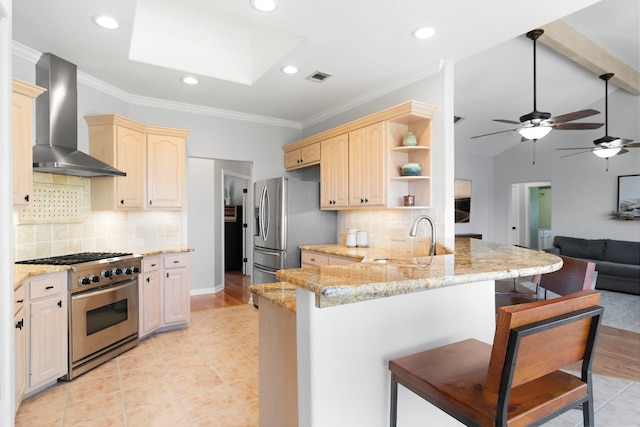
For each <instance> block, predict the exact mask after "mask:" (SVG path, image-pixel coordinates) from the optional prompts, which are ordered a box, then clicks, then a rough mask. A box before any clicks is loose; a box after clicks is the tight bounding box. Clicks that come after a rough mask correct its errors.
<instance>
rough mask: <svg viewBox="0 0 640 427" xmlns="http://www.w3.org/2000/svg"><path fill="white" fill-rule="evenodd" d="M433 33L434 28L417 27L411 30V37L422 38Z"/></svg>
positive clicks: (426, 37) (434, 31)
mask: <svg viewBox="0 0 640 427" xmlns="http://www.w3.org/2000/svg"><path fill="white" fill-rule="evenodd" d="M435 33H436V30H434V29H433V28H431V27H422V28H417V29H415V30H413V38H416V39H420V40H424V39H428V38H429V37H431V36H433V35H434V34H435Z"/></svg>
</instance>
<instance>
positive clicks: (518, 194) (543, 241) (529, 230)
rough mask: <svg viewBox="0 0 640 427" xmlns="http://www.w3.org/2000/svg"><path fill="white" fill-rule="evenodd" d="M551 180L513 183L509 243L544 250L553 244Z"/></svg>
mask: <svg viewBox="0 0 640 427" xmlns="http://www.w3.org/2000/svg"><path fill="white" fill-rule="evenodd" d="M551 202H552V189H551V182H550V181H537V182H524V183H516V184H511V193H510V203H509V221H510V224H509V226H510V230H509V244H510V245H519V246H525V247H528V248H530V249H537V250H542V249H546V248H549V247H551V244H552V242H553V231H552V226H551Z"/></svg>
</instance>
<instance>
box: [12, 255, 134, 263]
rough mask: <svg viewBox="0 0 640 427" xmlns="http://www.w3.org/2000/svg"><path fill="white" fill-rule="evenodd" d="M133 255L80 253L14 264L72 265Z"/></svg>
mask: <svg viewBox="0 0 640 427" xmlns="http://www.w3.org/2000/svg"><path fill="white" fill-rule="evenodd" d="M128 255H133V254H132V253H126V252H80V253H77V254H69V255H60V256H54V257H49V258H37V259H28V260H25V261H16V264H46V265H73V264H81V263H83V262H91V261H99V260H103V259H109V258H118V257H123V256H128Z"/></svg>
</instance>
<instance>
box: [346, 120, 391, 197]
mask: <svg viewBox="0 0 640 427" xmlns="http://www.w3.org/2000/svg"><path fill="white" fill-rule="evenodd" d="M384 135H385V123H384V122H380V123H375V124H373V125H370V126H367V127H364V128H361V129H357V130H355V131H352V132H349V205H350V206H353V207H357V206H367V207H368V206H384V205H385V204H386V195H385V189H386V181H387V174H386V161H385V160H386V157H387V156H386V152H385V144H384V141H385V138H384Z"/></svg>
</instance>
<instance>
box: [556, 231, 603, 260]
mask: <svg viewBox="0 0 640 427" xmlns="http://www.w3.org/2000/svg"><path fill="white" fill-rule="evenodd" d="M605 242H606V240H605V239H580V238H577V237H565V236H556V237H555V238H554V239H553V246H556V247H558V248H560V254H561V255H565V256H570V257H573V258H586V259H595V260H600V259H602V257H603V256H604V247H605Z"/></svg>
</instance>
